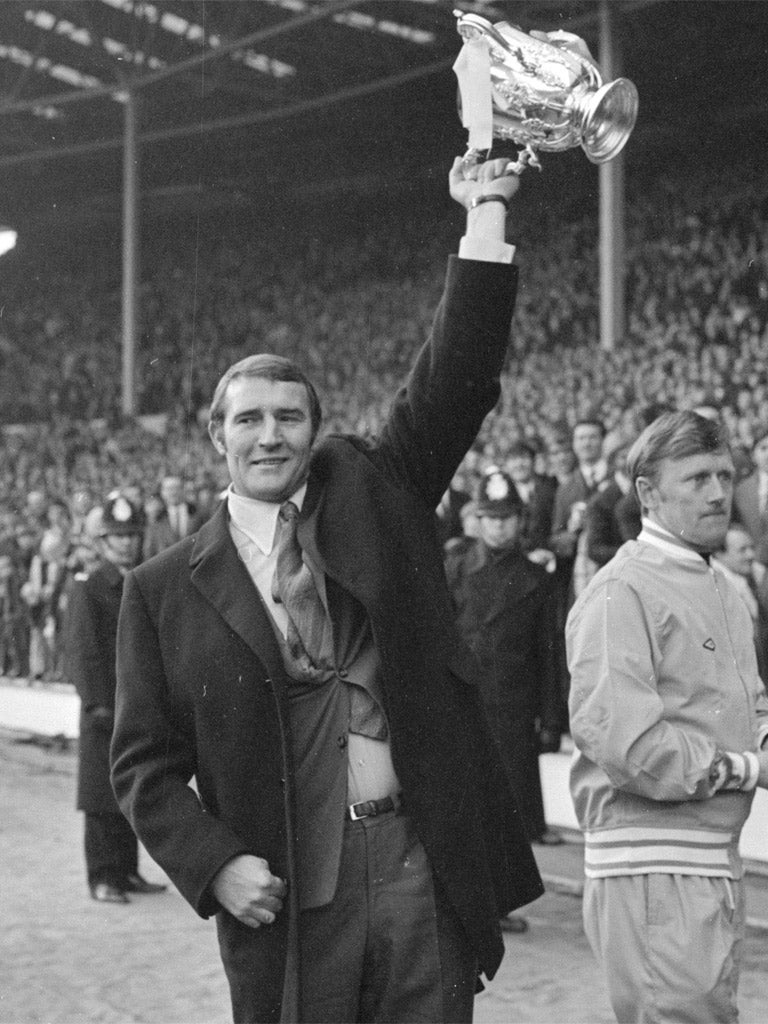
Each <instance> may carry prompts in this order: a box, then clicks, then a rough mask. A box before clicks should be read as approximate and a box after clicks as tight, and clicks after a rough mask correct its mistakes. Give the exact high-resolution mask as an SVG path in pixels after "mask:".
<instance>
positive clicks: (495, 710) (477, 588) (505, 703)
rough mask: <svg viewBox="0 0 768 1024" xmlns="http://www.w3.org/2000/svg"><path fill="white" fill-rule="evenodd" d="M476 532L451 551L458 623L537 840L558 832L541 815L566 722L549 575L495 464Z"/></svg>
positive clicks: (510, 486)
mask: <svg viewBox="0 0 768 1024" xmlns="http://www.w3.org/2000/svg"><path fill="white" fill-rule="evenodd" d="M475 505H476V510H477V516H478V524H479V536H478V537H476V538H473V539H471V540H466V541H464V542H463V543H461V544H457V545H455V546H453V547H451V548H449V549H448V551H447V553H446V573H447V577H448V584H449V587H450V589H451V593H452V595H453V600H454V605H455V608H456V614H457V620H458V625H459V630H460V631H461V633H462V636H463V637H464V639H465V640H466V641H467V642H468V644H469V646H470V647H471V648H472V649H473V651H474V653H475V654H476V655H477V657H478V660H479V662H480V668H481V674H480V689H481V693H482V697H483V704H484V707H485V711H486V714H487V717H488V719H489V722H490V725H491V729H492V731H493V732H494V735H495V738H496V741H497V743H498V745H499V748H500V750H501V755H502V758H503V761H504V765H505V767H506V770H507V774H508V776H509V780H510V783H511V786H512V789H513V791H514V793H515V796H516V797H517V799H518V803H519V805H520V810H521V812H522V815H523V819H524V822H525V826H526V830H527V832H528V838H529V839H530V840H531V842H534V843H541V844H546V845H552V844H554V843H557V842H561V841H562V840H561V837H560V836H559V835H558V834H557V833H555V832H552V831H551V830H549V829H548V828H547V827H546V824H545V821H544V803H543V798H542V791H541V779H540V775H539V758H538V755H539V753H540V752H544V751H556V750H558V749H559V746H560V736H561V732H562V731H563V728H564V724H565V713H564V712H565V709H564V708H563V706H562V701H561V698H560V696H559V692H558V686H557V675H556V670H555V665H556V662H555V609H556V603H555V601H556V599H555V590H554V583H553V577H552V574H551V573H549V572H547V571H546V569H544V568H543V567H542V566H541V565H537V564H535V563H534V562H532V561H530V559H528V558H527V557H526V555H525V553H524V552H523V550H522V547H521V535H522V528H523V523H524V515H525V508H524V506H523V503H522V501H521V499H520V497H519V495H518V493H517V490H516V488H515V485H514V483H513V481H512V478H511V477H510V476H509V475H508V474H507V473H505V472H503V471H501V470H499V469H496V468H495V467H494V468H493V469H491V470H490V471H488V472H487V473H486V474H485V476H484V477H483V478H482V479H481V481H480V483H479V486H478V491H477V494H476V497H475Z"/></svg>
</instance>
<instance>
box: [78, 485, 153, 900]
mask: <svg viewBox="0 0 768 1024" xmlns="http://www.w3.org/2000/svg"><path fill="white" fill-rule="evenodd" d="M143 528H144V523H143V516H142V514H141V512H140V510H139V509H138V508H136V507H135V506H134V505H133V504H132V503H131V502H130V501H129V500H128V499H127V498H125V497H123V496H120V495H118V496H116V497H115V498H113V499H112V500H110V501H107V502H106V504H105V505H104V509H103V514H102V518H101V539H100V545H99V546H100V553H101V564H100V565H99V566H98V568H96V569H95V570H94V571H93V572H92V573H90V575H88V574H86V573H78V574H77V575H76V576H75V577H74V578H73V580H72V583H71V586H70V589H69V593H68V600H67V621H66V633H65V637H66V639H65V656H66V669H65V671H66V676H67V679H68V680H69V682H71V683H72V685H73V686H74V687H75V689H76V690H77V692H78V695H79V696H80V702H81V703H80V738H79V762H78V773H77V807H78V810H81V811H84V812H85V864H86V873H87V877H88V887H89V889H90V893H91V896H92V897H93V898H94V899H95V900H98V901H99V902H101V903H128V902H129V899H128V896H127V893H128V892H141V893H155V892H161V891H162V890H163V889H165V888H166V887H165V886H164V885H160V884H157V883H154V882H148V881H147V880H146V879H144V878H142V876H141V875H140V874H139V848H138V842H137V841H136V836H135V835H134V833H133V830H132V829H131V826H130V825H129V824H128V822H127V821H126V819H125V818H124V816H123V814H122V813H121V811H120V808H119V807H118V806H117V801H116V800H115V796H114V793H113V792H112V786H111V784H110V780H109V744H110V740H111V738H112V729H113V726H114V716H115V686H116V677H115V646H116V640H117V620H118V614H119V612H120V599H121V597H122V593H123V579H124V577H125V573H126V572H127V571H128V569H132V568H133V567H134V566H135V565H136V561H137V559H138V555H139V551H140V548H141V537H142V532H143Z"/></svg>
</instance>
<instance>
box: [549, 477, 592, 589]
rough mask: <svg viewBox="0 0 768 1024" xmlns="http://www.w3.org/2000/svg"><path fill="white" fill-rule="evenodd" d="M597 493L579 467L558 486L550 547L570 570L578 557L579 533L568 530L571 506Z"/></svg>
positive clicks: (559, 561)
mask: <svg viewBox="0 0 768 1024" xmlns="http://www.w3.org/2000/svg"><path fill="white" fill-rule="evenodd" d="M596 493H597V488H596V487H589V486H588V484H587V481H586V480H585V479H584V477H583V476H582V475H581V473H580V472H579V470H578V469H576V470H574V471H573V473H571V475H570V476H569V477H568V479H567V480H566V481H565V482H564V483H562V484H560V485H559V486H558V488H557V491H556V492H555V508H554V512H553V514H552V534H551V536H550V538H549V547H550V548H551V549H552V551H554V553H555V554H556V555H557V561H558V565H559V566H568V567H569V570H570V569H572V568H573V562H574V559H575V558H576V542H577V540H578V535H577V534H574V533H571V532H570V531H569V530H568V519H569V517H570V515H571V508H572V507H573V506H574V505H575V504H576V502H577V501H584V502H588V501H589V499H590V498H591V497H592V495H593V494H596Z"/></svg>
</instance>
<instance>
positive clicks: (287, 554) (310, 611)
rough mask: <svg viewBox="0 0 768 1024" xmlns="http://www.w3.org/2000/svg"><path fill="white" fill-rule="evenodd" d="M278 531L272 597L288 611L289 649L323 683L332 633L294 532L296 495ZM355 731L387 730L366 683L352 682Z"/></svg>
mask: <svg viewBox="0 0 768 1024" xmlns="http://www.w3.org/2000/svg"><path fill="white" fill-rule="evenodd" d="M278 518H279V520H280V536H279V538H278V541H277V568H276V569H275V575H274V578H273V580H272V597H273V598H274V600H275V601H277V602H281V603H282V605H283V607H284V608H285V611H286V614H287V616H288V635H287V636H286V644H287V647H288V651H289V653H290V655H291V657H292V658H293V660H294V661H295V663H296V667H297V669H298V672H297V675H300V677H301V678H302V679H303V680H304V681H308V682H314V683H318V684H322V683H324V682H327V681H328V679H329V678H330V677H331V675H332V674H333V672H334V668H333V666H334V657H333V634H332V631H331V623H330V620H329V618H328V615H327V614H326V611H325V607H324V605H323V602H322V600H321V599H320V595H319V593H318V592H317V587H316V586H315V581H314V579H313V578H312V573H311V572H310V570H309V568H308V567H307V566H306V565H305V564H304V560H303V558H302V557H301V547H300V545H299V541H298V538H297V536H296V528H297V525H298V519H299V510H298V508H297V507H296V506H295V505H294V503H293V502H292V501H286V502H285V503H284V504H283V505H282V506H281V508H280V513H279V517H278ZM349 728H350V731H351V732H355V733H358V734H360V735H362V736H370V737H372V738H373V739H379V740H383V739H386V736H387V723H386V719H385V718H384V714H383V712H382V710H381V708H380V707H379V705H378V704H377V703H376V701H375V700H374V699H373V697H371V695H370V694H369V693H368V691H367V690H366V689H365V688H364V687H362V686H356V685H354V684H352V685H350V717H349Z"/></svg>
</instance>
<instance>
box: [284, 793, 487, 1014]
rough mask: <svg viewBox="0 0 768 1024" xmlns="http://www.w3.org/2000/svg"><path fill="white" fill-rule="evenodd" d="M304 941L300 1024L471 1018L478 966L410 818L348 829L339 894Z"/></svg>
mask: <svg viewBox="0 0 768 1024" xmlns="http://www.w3.org/2000/svg"><path fill="white" fill-rule="evenodd" d="M299 937H300V944H301V979H302V980H301V993H302V995H301V1002H302V1012H301V1019H302V1020H303V1021H313V1022H316V1024H332V1022H334V1024H335V1022H338V1021H349V1022H385V1021H387V1022H390V1021H391V1022H401V1024H405V1022H408V1021H433V1022H435V1024H438V1022H441V1024H461V1022H468V1021H471V1020H472V1008H473V1002H474V993H475V985H476V981H477V964H476V958H475V955H474V953H473V951H472V949H471V948H470V946H469V943H468V942H467V939H466V937H465V935H464V932H463V930H462V928H461V925H460V924H459V922H458V919H457V918H456V916H455V914H454V912H453V910H452V909H451V908H450V907H449V906H448V905H447V902H446V900H445V899H444V898H443V897H441V895H440V894H439V893H436V892H435V889H434V887H433V882H432V871H431V869H430V866H429V863H428V861H427V857H426V854H425V852H424V848H423V846H422V845H421V842H420V841H419V839H418V837H417V835H416V832H415V829H414V827H413V825H412V824H411V821H410V819H409V818H408V817H407V816H406V815H403V814H396V813H394V812H390V813H389V814H384V815H381V816H379V817H375V818H364V819H363V820H361V821H354V822H348V823H347V825H346V827H345V832H344V845H343V849H342V856H341V867H340V871H339V881H338V886H337V890H336V896H335V897H334V899H333V901H332V902H331V903H330V904H328V905H327V906H325V907H319V908H317V909H312V910H305V911H303V912H302V914H301V923H300V928H299Z"/></svg>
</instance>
